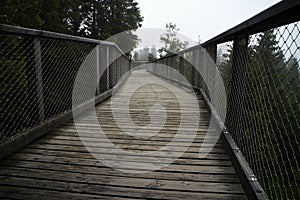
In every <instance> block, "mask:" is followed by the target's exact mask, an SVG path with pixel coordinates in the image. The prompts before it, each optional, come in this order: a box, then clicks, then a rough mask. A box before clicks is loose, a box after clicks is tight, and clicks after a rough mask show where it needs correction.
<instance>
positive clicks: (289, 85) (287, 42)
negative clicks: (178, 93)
mask: <svg viewBox="0 0 300 200" xmlns="http://www.w3.org/2000/svg"><path fill="white" fill-rule="evenodd" d="M280 4H286V5H288V6H290V4H289V3H288V2H287V1H286V2H282V3H279V4H278V5H279V6H277V7H276V8H274V9H273V10H272V9H271V10H270V13H269V14H268V16H271V15H273V14H274V13H272V12H278V21H274V20H271V19H270V20H269V19H268V18H267V17H266V15H264V17H266V19H265V20H269V21H270V23H266V22H262V23H261V26H258V25H254V26H253V27H251V28H250V27H247V26H245V25H244V24H243V28H244V29H242V30H239V31H240V32H237V33H232V35H230V34H227V35H226V33H225V34H224V35H225V36H226V38H221V37H216V38H217V39H216V41H217V42H216V41H213V42H211V43H210V42H208V43H206V44H205V43H204V47H205V48H206V51H207V52H208V54H210V55H211V57H212V59H213V60H216V63H217V68H218V69H219V72H220V73H221V75H222V77H223V82H221V81H220V80H218V78H217V76H216V75H217V73H216V71H215V70H216V69H217V68H214V67H211V65H208V64H207V58H205V56H207V54H205V53H201V51H203V49H202V48H201V47H200V46H199V47H197V46H196V47H192V48H190V49H188V50H184V51H182V52H179V53H178V54H177V55H175V54H174V55H167V56H165V57H163V58H160V59H158V60H157V61H156V62H155V63H154V64H152V66H151V67H148V70H149V71H151V72H153V73H155V74H157V75H160V76H163V77H167V78H169V79H175V81H179V82H181V81H182V80H180V79H179V78H178V77H176V76H173V75H172V74H170V73H168V71H166V69H165V68H164V67H163V66H161V65H157V63H159V64H165V65H168V66H169V67H171V68H173V69H175V70H176V71H178V72H180V74H182V75H183V76H184V77H185V78H186V79H187V80H188V82H189V83H190V84H191V85H192V86H193V87H194V88H198V89H201V90H202V92H203V93H204V94H205V95H206V96H207V97H208V98H209V99H210V101H212V105H213V106H214V107H215V110H216V111H217V112H219V109H218V105H219V104H220V103H221V102H222V101H224V99H225V98H224V96H218V95H219V94H220V90H219V86H218V84H220V83H223V84H224V86H225V89H226V93H227V114H226V121H224V122H225V126H226V129H225V131H226V132H229V134H230V135H231V136H232V138H233V139H234V141H235V143H236V144H237V146H238V148H239V151H240V152H242V154H243V156H244V157H245V159H246V161H247V163H248V164H249V166H250V168H251V169H252V170H253V173H254V174H255V176H256V178H257V180H258V181H259V183H260V184H261V186H262V188H263V189H264V190H265V192H266V193H267V195H268V197H269V198H270V199H300V188H299V187H300V168H299V167H300V165H299V164H300V67H299V64H300V22H299V21H297V20H296V19H297V18H299V14H298V15H297V14H295V13H297V9H296V8H297V6H298V7H299V5H298V4H297V3H294V4H295V6H294V8H293V7H292V6H290V7H291V8H290V10H289V11H287V10H284V9H285V8H284V7H283V6H282V5H280ZM288 6H286V7H288ZM278 7H279V8H278ZM276 9H277V11H276ZM280 9H282V11H280V12H279V11H278V10H280ZM286 9H287V8H286ZM267 12H268V11H267ZM279 15H284V16H285V17H284V18H283V17H280V16H279ZM276 17H277V16H276ZM260 18H261V16H259V17H258V18H257V21H259V20H262V19H260ZM279 19H281V20H282V22H280V23H281V25H280V26H277V25H276V24H278V23H279V21H280V20H279ZM284 20H286V21H287V22H288V23H285V22H283V21H284ZM253 21H255V20H253ZM272 23H274V25H272ZM248 24H251V21H250V22H248ZM248 24H247V25H248ZM272 26H273V27H272ZM269 27H271V28H269ZM238 28H239V27H238ZM238 28H237V29H238ZM255 30H259V31H255ZM247 31H248V32H249V33H248V34H247ZM232 32H233V31H232ZM219 41H221V42H219ZM224 42H226V43H224ZM169 60H171V61H169ZM196 69H197V70H198V72H197V70H196ZM199 72H200V73H199ZM183 84H185V83H183ZM209 88H210V89H209ZM211 88H213V89H211ZM211 92H213V93H214V94H212V93H211ZM212 97H213V98H212ZM218 114H219V115H222V113H218ZM236 150H237V149H235V150H234V151H236ZM256 178H254V177H248V180H249V181H255V180H256Z"/></svg>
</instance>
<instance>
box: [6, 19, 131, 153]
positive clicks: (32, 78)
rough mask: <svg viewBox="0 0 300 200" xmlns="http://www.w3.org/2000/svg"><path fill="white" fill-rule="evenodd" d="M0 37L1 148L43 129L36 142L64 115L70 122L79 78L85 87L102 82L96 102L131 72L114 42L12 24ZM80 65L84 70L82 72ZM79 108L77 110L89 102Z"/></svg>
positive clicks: (128, 62)
mask: <svg viewBox="0 0 300 200" xmlns="http://www.w3.org/2000/svg"><path fill="white" fill-rule="evenodd" d="M0 38H1V39H0V67H1V68H0V69H1V73H0V82H1V116H0V118H1V120H0V131H1V132H0V143H3V142H12V141H14V140H16V138H17V137H18V136H19V135H20V133H26V132H27V133H28V132H30V131H31V132H33V131H34V129H32V128H36V127H42V129H38V130H39V131H36V132H39V134H37V136H30V137H38V136H39V135H40V133H41V132H43V130H45V131H46V130H49V129H50V128H51V126H52V125H53V124H56V123H59V122H60V121H61V119H62V118H63V117H64V116H68V118H70V117H71V116H72V114H71V110H72V91H73V87H74V81H75V79H76V76H77V74H78V73H81V77H85V78H82V80H80V81H81V83H82V85H85V86H88V84H89V83H90V82H92V81H96V80H97V79H99V78H100V81H99V83H98V87H97V89H96V90H95V91H94V94H95V96H96V103H97V97H103V95H104V96H105V97H107V96H108V95H109V94H108V93H109V92H110V91H111V90H112V89H113V88H114V87H115V86H116V84H117V83H118V81H119V79H120V78H121V76H122V75H123V74H125V73H126V72H127V71H129V70H130V60H129V59H128V58H127V57H126V56H125V55H124V54H123V53H122V51H121V50H120V49H119V48H118V47H117V46H116V45H115V44H113V43H108V42H104V41H98V40H91V39H86V38H80V37H74V36H68V35H63V34H57V33H51V32H46V31H40V30H33V29H26V28H20V27H12V26H8V25H0ZM82 65H85V70H84V71H81V72H79V69H80V67H82ZM108 65H109V67H107V66H108ZM100 74H103V75H102V76H101V77H99V76H100ZM85 95H86V94H85V93H84V91H83V93H82V96H85ZM83 99H84V98H83ZM102 99H103V98H102ZM77 103H78V105H73V108H74V106H75V107H76V106H78V107H80V104H84V103H85V102H80V101H77ZM21 135H22V134H21ZM19 138H20V137H19ZM32 139H34V138H31V139H28V140H32ZM15 142H16V141H15ZM26 142H28V141H27V140H25V139H23V141H21V142H20V143H24V144H25V143H26ZM17 143H18V142H17ZM0 146H1V145H0ZM4 146H5V145H4ZM1 147H3V145H2V146H1ZM5 148H6V147H5ZM0 149H1V148H0ZM3 153H4V149H1V154H3ZM3 156H5V155H1V156H0V158H1V157H3Z"/></svg>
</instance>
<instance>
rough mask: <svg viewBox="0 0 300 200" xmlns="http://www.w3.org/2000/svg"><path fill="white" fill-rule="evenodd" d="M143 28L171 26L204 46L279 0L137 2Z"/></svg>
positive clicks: (141, 0) (144, 0)
mask: <svg viewBox="0 0 300 200" xmlns="http://www.w3.org/2000/svg"><path fill="white" fill-rule="evenodd" d="M136 1H137V2H138V3H139V7H140V9H141V14H142V16H144V21H143V22H142V25H143V26H142V28H159V29H164V28H165V25H166V23H169V22H172V23H175V24H176V25H177V27H178V28H180V31H179V32H180V33H181V34H183V35H185V36H187V37H189V38H190V39H192V40H194V41H198V35H200V39H201V42H205V41H206V40H208V39H210V38H212V37H214V36H216V35H218V34H220V33H222V32H224V31H226V30H227V29H229V28H232V27H233V26H235V25H238V24H239V23H241V22H243V21H245V20H246V19H248V18H250V17H252V16H254V15H255V14H257V13H259V12H261V11H263V10H265V9H266V8H268V7H270V6H272V5H274V4H276V3H277V2H279V0H136Z"/></svg>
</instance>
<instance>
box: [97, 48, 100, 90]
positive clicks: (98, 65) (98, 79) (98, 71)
mask: <svg viewBox="0 0 300 200" xmlns="http://www.w3.org/2000/svg"><path fill="white" fill-rule="evenodd" d="M99 48H100V45H98V46H97V47H96V80H97V85H98V87H97V89H96V95H97V96H98V95H99V94H100V85H99V83H100V59H99V56H100V51H99V50H100V49H99Z"/></svg>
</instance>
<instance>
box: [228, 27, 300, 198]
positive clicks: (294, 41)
mask: <svg viewBox="0 0 300 200" xmlns="http://www.w3.org/2000/svg"><path fill="white" fill-rule="evenodd" d="M235 53H236V54H238V55H241V54H245V53H244V52H241V49H236V52H235V49H234V48H233V55H234V54H235ZM246 55H247V56H246V57H244V58H245V59H246V60H244V61H242V62H244V63H245V65H244V66H242V67H246V68H247V71H245V78H244V80H243V79H240V78H239V79H240V81H239V82H237V83H235V84H233V85H232V89H231V90H236V89H235V88H241V87H242V88H244V91H243V93H241V94H242V95H243V97H242V101H241V102H240V107H241V109H240V110H241V112H242V113H240V114H239V115H240V116H241V118H240V119H239V120H235V121H233V120H230V119H229V120H228V128H229V129H230V132H231V134H232V135H233V137H234V138H235V140H236V142H237V144H238V146H239V147H240V148H241V149H242V151H243V153H244V156H245V158H246V159H247V161H248V162H249V164H250V167H251V168H252V169H253V170H254V172H255V174H256V175H257V177H258V179H259V181H260V182H261V184H262V186H263V187H264V189H265V190H266V191H267V193H268V195H269V197H270V198H271V199H299V198H300V190H299V181H300V171H299V170H300V168H299V161H300V150H299V149H300V146H299V142H300V126H299V122H300V103H299V100H300V90H299V88H300V71H299V59H300V31H299V22H296V23H292V24H288V25H286V26H282V27H278V28H275V29H271V30H267V31H265V32H262V33H258V34H254V35H251V36H250V37H249V44H248V45H247V53H246ZM232 101H234V98H233V99H232ZM229 112H230V114H229V115H237V113H236V112H237V111H235V110H229ZM233 124H239V125H238V126H233Z"/></svg>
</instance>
